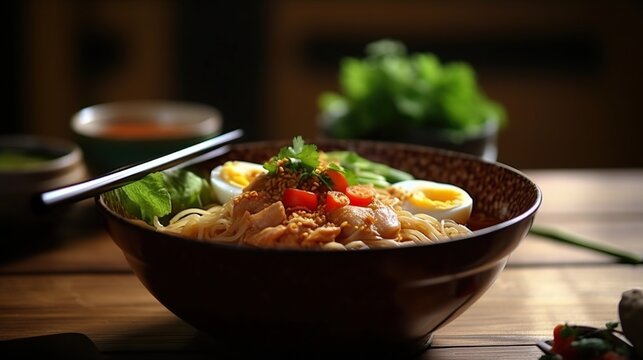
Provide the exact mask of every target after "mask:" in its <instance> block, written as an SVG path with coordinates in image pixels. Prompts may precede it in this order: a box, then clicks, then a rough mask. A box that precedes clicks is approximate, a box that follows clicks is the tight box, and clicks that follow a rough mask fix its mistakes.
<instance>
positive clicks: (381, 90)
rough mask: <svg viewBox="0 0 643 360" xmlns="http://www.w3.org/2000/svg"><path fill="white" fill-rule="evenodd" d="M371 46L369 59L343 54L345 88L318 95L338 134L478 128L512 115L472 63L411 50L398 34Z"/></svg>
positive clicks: (472, 131) (381, 134)
mask: <svg viewBox="0 0 643 360" xmlns="http://www.w3.org/2000/svg"><path fill="white" fill-rule="evenodd" d="M366 52H367V56H366V57H365V58H363V59H356V58H345V59H343V60H342V62H341V64H340V73H339V83H340V93H336V92H326V93H323V94H321V95H320V97H319V99H318V100H319V106H320V109H321V110H322V115H323V118H324V119H325V120H326V121H327V125H328V127H327V128H328V130H329V132H330V135H331V136H333V137H339V138H352V137H373V138H386V136H387V135H389V134H399V133H403V132H410V131H413V129H417V128H419V127H431V128H436V129H444V130H458V131H459V132H462V133H463V134H476V133H478V132H480V131H482V129H483V127H484V125H485V124H486V123H487V122H489V121H496V122H498V123H499V124H503V123H504V122H505V121H506V119H505V113H504V110H503V108H502V107H501V106H500V105H499V104H497V103H495V102H493V101H490V100H489V99H487V97H486V96H485V95H484V94H483V92H482V90H481V89H479V88H478V85H477V81H476V77H475V73H474V71H473V69H472V68H471V66H470V65H469V64H467V63H464V62H453V63H446V64H442V63H441V62H440V60H439V59H438V58H437V56H435V55H434V54H431V53H418V54H411V55H409V54H407V52H406V48H405V46H404V45H403V44H402V43H400V42H397V41H393V40H380V41H377V42H374V43H371V44H369V45H368V46H367V48H366Z"/></svg>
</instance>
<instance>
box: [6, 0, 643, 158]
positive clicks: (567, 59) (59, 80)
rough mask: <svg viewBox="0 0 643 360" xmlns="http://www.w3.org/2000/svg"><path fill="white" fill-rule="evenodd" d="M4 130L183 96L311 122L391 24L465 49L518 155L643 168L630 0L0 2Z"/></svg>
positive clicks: (403, 33) (418, 43) (256, 129)
mask: <svg viewBox="0 0 643 360" xmlns="http://www.w3.org/2000/svg"><path fill="white" fill-rule="evenodd" d="M4 4H5V5H4V9H5V10H4V11H3V21H2V24H3V25H2V26H4V27H5V29H4V31H3V34H4V35H3V36H4V37H5V41H4V42H3V45H4V47H5V50H4V51H3V54H5V55H4V56H5V58H6V59H7V60H6V61H5V62H4V63H5V64H6V65H5V66H4V67H3V72H4V74H3V78H4V79H5V80H4V81H5V87H6V90H5V92H4V93H5V96H3V97H2V101H3V104H2V105H3V106H2V108H3V110H4V115H3V116H2V121H1V122H0V127H1V128H0V131H1V133H2V134H10V133H35V134H47V135H55V136H61V137H71V131H70V128H69V120H70V118H71V116H72V115H73V114H74V113H75V112H76V111H78V110H80V109H81V108H83V107H86V106H89V105H94V104H97V103H103V102H111V101H117V100H137V99H168V100H185V101H196V102H202V103H205V104H209V105H212V106H214V107H216V108H218V109H219V110H220V111H221V112H222V114H223V117H224V122H225V123H224V124H225V125H224V126H225V129H226V130H228V129H233V128H237V127H242V128H244V129H245V130H246V131H247V133H248V139H249V140H263V139H277V138H278V139H283V138H290V137H292V136H294V135H298V134H301V135H304V136H305V137H313V136H316V135H317V134H319V130H318V123H317V118H318V113H319V110H318V107H317V97H318V96H319V94H320V93H321V92H323V91H325V90H335V89H337V87H338V84H337V72H338V66H339V61H340V59H341V58H343V57H345V56H362V55H363V50H364V46H365V45H366V44H367V43H368V42H371V41H374V40H377V39H380V38H384V37H390V38H396V39H399V40H401V41H403V42H405V43H406V44H407V46H408V48H409V50H410V51H430V52H433V53H435V54H436V55H438V56H439V57H440V58H441V59H442V60H444V61H455V60H462V61H466V62H469V63H470V64H471V65H472V66H473V67H474V69H475V70H476V72H477V75H478V80H479V83H480V86H481V87H482V88H483V89H484V91H485V92H486V94H487V95H488V96H489V97H490V98H491V99H493V100H495V101H497V102H499V103H501V104H502V105H504V107H505V108H506V111H507V114H508V120H509V121H508V126H507V127H506V128H505V129H503V130H502V131H501V132H500V134H499V143H498V148H499V155H498V160H499V161H501V162H504V163H507V164H509V165H512V166H514V167H517V168H524V169H526V168H561V167H571V168H583V167H641V166H643V156H642V154H643V151H641V150H642V148H643V147H642V146H641V140H640V139H639V137H640V133H641V132H640V130H641V129H642V127H641V126H640V124H639V123H640V121H641V120H642V117H641V115H640V109H639V107H640V104H641V102H642V99H641V95H640V93H641V91H640V89H639V88H640V87H641V86H640V85H641V84H642V83H643V71H642V70H641V64H643V46H642V44H643V3H642V2H640V1H635V0H629V1H628V0H596V1H588V0H584V1H580V0H578V1H577V0H570V1H564V2H559V1H543V0H524V1H509V0H505V1H473V0H469V1H467V0H454V1H437V0H436V1H397V0H379V1H363V0H330V1H328V0H323V1H322V0H298V1H295V0H272V1H238V2H235V1H179V0H155V1H152V0H130V1H124V0H123V1H121V0H117V1H108V0H83V1H81V0H25V1H13V0H12V1H8V2H5V3H4Z"/></svg>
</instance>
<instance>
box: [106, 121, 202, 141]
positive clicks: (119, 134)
mask: <svg viewBox="0 0 643 360" xmlns="http://www.w3.org/2000/svg"><path fill="white" fill-rule="evenodd" d="M192 134H193V129H190V127H183V126H181V125H179V124H173V123H167V124H163V123H159V122H155V121H115V122H110V123H108V124H105V125H104V126H103V128H102V129H101V137H103V138H109V139H128V140H134V139H144V140H151V139H178V138H185V137H190V136H191V135H192Z"/></svg>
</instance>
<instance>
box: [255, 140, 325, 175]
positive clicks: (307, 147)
mask: <svg viewBox="0 0 643 360" xmlns="http://www.w3.org/2000/svg"><path fill="white" fill-rule="evenodd" d="M284 160H285V161H284ZM280 164H281V166H283V167H284V168H286V169H290V170H294V171H303V172H308V173H311V172H314V171H315V169H317V166H319V152H318V151H317V145H314V144H305V143H304V139H303V138H302V137H301V136H295V137H294V138H293V139H292V146H286V147H283V148H281V149H280V150H279V153H278V154H277V155H276V156H273V157H272V158H271V159H270V160H269V161H268V162H266V163H264V164H263V167H264V169H266V170H268V173H270V174H274V173H276V172H277V169H278V168H279V165H280Z"/></svg>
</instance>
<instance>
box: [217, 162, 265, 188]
mask: <svg viewBox="0 0 643 360" xmlns="http://www.w3.org/2000/svg"><path fill="white" fill-rule="evenodd" d="M244 170H245V171H244ZM259 174H261V171H260V170H257V169H243V168H242V167H240V166H238V165H237V164H235V163H234V162H231V161H229V162H226V163H225V164H223V168H221V178H222V179H223V180H224V181H225V182H227V183H229V184H230V185H234V186H237V187H240V188H244V187H246V186H248V185H249V184H250V182H251V181H252V180H254V178H255V177H257V176H258V175H259Z"/></svg>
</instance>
